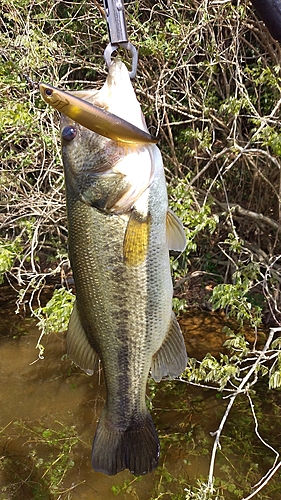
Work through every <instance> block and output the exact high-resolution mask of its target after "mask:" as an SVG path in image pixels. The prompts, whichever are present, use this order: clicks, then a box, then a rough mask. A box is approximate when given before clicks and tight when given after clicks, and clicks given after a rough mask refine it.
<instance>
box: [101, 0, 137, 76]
mask: <svg viewBox="0 0 281 500" xmlns="http://www.w3.org/2000/svg"><path fill="white" fill-rule="evenodd" d="M103 3H104V10H105V15H106V22H107V31H108V36H109V44H108V45H107V47H106V49H105V51H104V59H105V62H106V64H107V66H108V67H109V66H110V64H111V54H112V52H114V51H115V50H117V49H118V47H122V48H123V49H126V50H128V51H129V52H131V54H132V70H131V71H130V72H129V75H130V78H135V76H136V72H137V66H138V51H137V49H136V48H135V47H134V45H133V44H132V43H130V42H129V41H128V35H127V27H126V19H125V8H124V2H123V0H103Z"/></svg>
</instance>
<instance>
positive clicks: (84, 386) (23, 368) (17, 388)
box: [0, 310, 277, 500]
mask: <svg viewBox="0 0 281 500" xmlns="http://www.w3.org/2000/svg"><path fill="white" fill-rule="evenodd" d="M0 319H1V325H0V356H1V357H0V359H1V363H0V377H1V391H0V405H1V413H0V459H2V460H3V461H2V464H3V465H2V469H1V467H0V500H29V499H34V498H35V499H36V500H37V499H38V500H47V499H51V498H52V499H54V498H55V499H79V500H104V499H108V500H111V499H113V498H116V496H115V495H114V494H113V492H112V490H111V488H112V486H115V487H118V485H119V486H120V485H121V487H122V485H124V481H128V483H131V484H130V485H129V486H126V487H123V490H122V491H121V493H120V498H125V499H127V498H128V499H132V498H133V499H135V500H136V499H139V500H149V499H150V498H160V497H161V498H163V499H164V500H166V499H168V498H171V497H170V496H169V495H168V494H166V495H164V493H165V491H166V492H167V491H168V490H169V491H177V488H178V487H179V484H178V478H180V477H182V478H183V483H185V484H189V483H193V484H194V483H195V481H196V477H199V476H200V475H201V476H205V477H206V476H207V474H208V467H209V460H210V451H211V446H212V438H211V436H210V434H209V432H210V431H215V430H216V429H217V426H218V423H219V419H220V417H221V415H222V413H223V409H224V407H225V403H224V402H222V401H221V400H217V398H216V393H215V392H212V391H208V390H203V389H197V388H194V389H193V388H191V387H189V386H187V385H185V384H182V383H180V382H178V385H175V386H173V388H172V390H171V388H170V387H169V384H167V383H165V382H162V383H161V384H158V385H157V388H158V393H157V397H156V398H155V400H154V401H153V403H154V409H153V411H152V416H153V419H154V421H155V424H156V427H157V429H158V432H159V436H160V439H161V448H162V453H161V460H160V467H159V468H158V469H157V470H156V471H155V472H154V473H152V474H148V475H146V476H144V477H143V478H141V480H140V481H139V480H136V478H135V477H134V476H133V475H132V474H130V473H129V472H127V471H123V472H121V473H119V474H118V475H116V476H113V477H108V476H106V475H104V474H101V473H97V472H94V471H93V470H92V467H91V463H90V455H91V446H92V439H93V436H94V433H95V428H96V425H97V421H98V418H99V415H100V412H101V410H102V407H103V404H104V400H105V388H104V382H103V378H102V373H101V374H95V375H94V376H92V377H89V376H87V375H86V374H84V373H83V372H82V371H81V370H80V369H78V368H75V367H73V366H72V365H71V362H70V361H69V360H67V359H65V357H64V354H65V342H64V336H63V335H50V336H48V337H45V339H44V345H45V352H44V359H43V360H40V361H37V362H35V363H33V362H34V361H35V360H36V358H37V355H38V352H37V351H36V349H35V346H36V342H37V339H38V336H39V331H38V329H37V328H36V324H35V322H34V321H33V320H31V319H30V318H27V319H24V318H20V317H18V316H15V315H13V314H12V313H11V314H9V313H7V312H5V311H3V310H2V313H1V317H0ZM222 324H223V319H222V318H220V317H218V316H214V315H210V314H207V313H206V314H199V313H196V316H194V314H192V315H190V317H186V318H185V320H184V321H183V323H182V327H183V329H184V331H185V336H186V340H187V346H188V350H189V352H190V354H191V355H192V356H194V355H197V358H199V357H200V358H202V357H203V356H204V355H205V351H206V352H208V351H210V347H211V348H212V350H214V351H215V353H216V352H218V351H219V350H220V349H221V345H222V343H223V341H224V340H225V339H224V336H223V335H222V334H221V329H222ZM24 332H27V334H26V335H25V334H24ZM213 344H214V346H213V347H212V345H213ZM153 390H154V386H153V385H152V386H151V387H150V391H151V393H152V392H153ZM179 402H180V404H179ZM15 422H18V423H15ZM71 426H75V431H74V430H72V434H71V433H70V435H71V436H73V435H75V437H76V439H78V442H77V443H76V444H75V445H73V447H72V448H71V449H70V448H69V447H68V445H67V443H69V442H70V438H69V437H66V435H65V434H67V432H70V431H66V430H67V429H68V430H69V429H70V428H71ZM34 429H35V430H34ZM38 429H39V430H38ZM48 429H50V430H51V431H53V430H55V431H56V432H58V433H60V432H62V433H63V437H60V439H59V441H58V443H57V444H56V445H54V444H52V445H46V440H47V438H48V434H46V430H48ZM43 432H45V435H44V436H45V437H44V439H42V434H43ZM46 436H47V437H46ZM62 443H66V447H65V448H63V447H62ZM60 456H63V459H64V460H65V459H66V458H67V459H68V458H71V459H72V460H73V461H74V466H73V467H71V468H70V469H69V470H68V471H67V470H66V471H65V473H64V472H62V473H61V476H62V480H61V481H60V482H59V484H58V489H57V492H56V491H55V490H54V485H55V484H56V480H57V476H55V473H56V470H57V469H56V467H57V465H58V464H59V463H60V461H61V460H62V459H61V458H59V457H60ZM3 457H4V459H3ZM41 462H43V463H41ZM0 463H1V462H0ZM48 463H49V464H54V465H52V466H50V467H49V466H48ZM64 467H65V468H66V465H65V462H64V464H63V465H62V469H63V468H64ZM42 471H44V472H42ZM51 472H52V473H51ZM42 474H43V475H44V477H43V479H41V476H42ZM167 475H169V477H168V476H167ZM167 477H168V479H167ZM171 478H177V481H174V480H173V479H171ZM40 481H41V483H42V484H41V483H40ZM36 488H37V489H36ZM1 489H2V493H1ZM5 490H6V491H5ZM181 491H183V486H181ZM1 495H2V496H1ZM36 495H37V496H36ZM163 495H164V496H163ZM183 498H184V497H183ZM226 498H230V497H228V496H226ZM241 498H242V497H241ZM272 498H277V496H276V495H275V497H272Z"/></svg>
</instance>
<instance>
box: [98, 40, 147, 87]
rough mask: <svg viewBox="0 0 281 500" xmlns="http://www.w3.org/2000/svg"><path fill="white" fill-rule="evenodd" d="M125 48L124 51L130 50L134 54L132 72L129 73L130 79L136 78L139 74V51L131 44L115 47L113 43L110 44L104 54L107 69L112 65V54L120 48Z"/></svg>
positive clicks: (120, 44) (126, 43)
mask: <svg viewBox="0 0 281 500" xmlns="http://www.w3.org/2000/svg"><path fill="white" fill-rule="evenodd" d="M119 46H120V47H123V49H126V50H128V51H129V52H131V54H132V70H131V71H130V72H129V75H130V78H131V79H132V78H135V76H136V73H137V67H138V51H137V49H136V47H135V46H134V45H133V44H132V43H130V42H122V43H119V44H118V45H113V44H112V43H109V44H108V45H107V47H106V49H105V51H104V53H103V57H104V60H105V62H106V64H107V67H108V68H109V66H110V64H111V54H112V52H114V51H115V50H117V49H118V47H119Z"/></svg>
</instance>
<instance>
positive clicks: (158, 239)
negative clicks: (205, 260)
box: [61, 59, 187, 476]
mask: <svg viewBox="0 0 281 500" xmlns="http://www.w3.org/2000/svg"><path fill="white" fill-rule="evenodd" d="M83 99H86V100H87V101H88V102H89V103H91V104H94V105H98V106H101V107H103V108H106V109H107V110H108V111H109V112H110V113H113V114H116V116H120V117H121V118H122V119H124V120H127V121H128V122H130V123H132V124H133V125H135V126H136V127H138V128H140V129H141V130H143V131H144V132H147V127H146V124H145V121H144V117H143V114H142V111H141V107H140V104H139V102H138V100H137V98H136V95H135V92H134V89H133V87H132V84H131V81H130V78H129V74H128V70H127V68H126V66H125V65H124V64H123V63H122V62H121V61H120V60H118V59H117V60H115V61H114V62H113V63H112V65H111V66H110V68H109V73H108V77H107V79H106V82H105V84H104V85H103V86H102V88H101V89H100V90H99V91H97V92H95V91H85V93H84V94H83ZM116 135H118V133H117V132H116ZM61 141H62V158H63V165H64V174H65V185H66V204H67V218H68V251H69V257H70V263H71V267H72V271H73V276H74V281H75V289H76V300H75V304H74V308H73V311H72V313H71V317H70V320H69V325H68V330H67V334H66V343H67V352H68V354H69V357H70V358H71V359H72V360H73V361H74V363H75V364H76V365H78V366H80V368H82V369H83V370H84V371H85V372H86V373H88V374H91V373H93V372H94V370H95V369H96V367H97V363H98V361H99V360H100V361H101V363H102V367H103V373H104V379H105V385H106V402H105V405H104V408H103V411H102V414H101V416H100V419H99V422H98V425H97V429H96V433H95V436H94V440H93V447H92V466H93V469H94V470H95V471H98V472H102V473H104V474H107V475H115V474H117V473H118V472H120V471H122V470H124V469H129V471H131V472H132V473H133V474H135V475H136V476H139V475H142V474H146V473H149V472H152V471H153V470H154V469H155V468H156V467H157V464H158V460H159V452H160V447H159V439H158V436H157V432H156V430H155V426H154V424H153V421H152V417H151V415H150V413H149V411H148V408H147V405H146V386H147V380H148V377H149V374H150V373H151V376H152V377H153V379H154V380H155V381H157V382H159V381H160V380H162V378H166V377H168V378H175V377H177V376H179V375H180V374H181V373H182V372H183V371H184V370H185V368H186V365H187V353H186V348H185V344H184V339H183V336H182V333H181V330H180V327H179V324H178V322H177V319H176V316H175V314H174V313H173V311H172V295H173V286H172V278H171V271H170V261H169V250H171V249H172V250H175V251H179V252H181V251H183V250H184V248H185V245H186V237H185V232H184V228H183V225H182V222H181V221H180V219H179V218H178V217H177V216H176V215H175V214H174V213H173V212H172V211H171V210H170V209H169V208H168V198H167V189H166V182H165V175H164V168H163V162H162V156H161V153H160V150H159V149H158V147H157V146H156V145H155V144H153V143H148V144H140V143H138V142H137V141H136V142H135V143H132V144H125V143H124V142H122V141H116V140H112V139H109V138H107V137H105V136H103V135H100V134H97V133H95V132H93V131H91V130H89V129H87V128H85V127H84V126H82V125H81V124H80V123H79V122H75V121H74V120H73V119H71V118H70V117H67V116H65V115H62V116H61Z"/></svg>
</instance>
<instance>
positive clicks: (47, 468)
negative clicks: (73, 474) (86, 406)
mask: <svg viewBox="0 0 281 500" xmlns="http://www.w3.org/2000/svg"><path fill="white" fill-rule="evenodd" d="M55 425H56V428H53V429H50V428H47V427H46V426H44V425H43V424H42V423H40V422H39V423H27V422H23V421H17V422H13V431H14V433H16V436H17V439H24V443H23V447H24V448H27V449H28V453H27V457H26V459H25V460H24V461H22V458H21V456H20V455H18V456H17V455H16V454H13V453H11V452H9V451H8V450H6V449H5V448H3V450H2V455H1V457H0V471H1V470H2V471H5V473H6V475H8V476H11V480H10V483H9V485H8V486H7V487H3V488H2V493H3V494H4V495H9V496H8V498H16V496H14V495H15V494H17V493H18V494H19V495H21V498H33V499H34V500H49V499H51V498H67V497H66V495H65V494H66V493H67V490H66V489H65V488H64V486H63V480H64V478H65V476H66V474H67V472H68V471H69V470H70V469H71V468H72V467H73V466H74V460H73V449H74V448H75V446H76V445H77V443H78V441H79V438H78V436H77V432H76V429H75V427H74V426H72V427H67V426H65V425H63V424H62V423H60V422H56V423H55ZM0 491H1V490H0ZM10 495H11V496H10ZM54 495H55V496H54ZM62 495H63V496H62ZM0 498H3V500H4V496H3V497H2V496H1V493H0ZM5 498H7V497H5ZM17 498H19V497H17Z"/></svg>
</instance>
